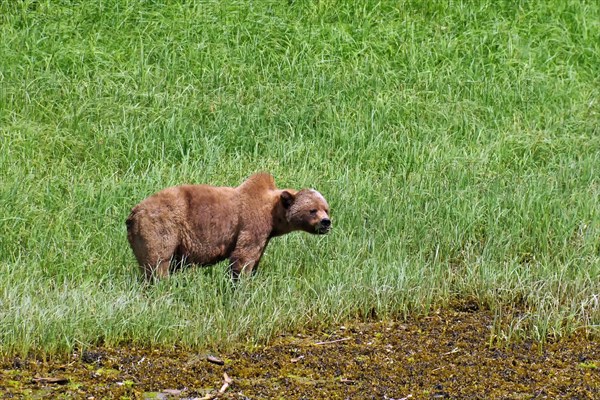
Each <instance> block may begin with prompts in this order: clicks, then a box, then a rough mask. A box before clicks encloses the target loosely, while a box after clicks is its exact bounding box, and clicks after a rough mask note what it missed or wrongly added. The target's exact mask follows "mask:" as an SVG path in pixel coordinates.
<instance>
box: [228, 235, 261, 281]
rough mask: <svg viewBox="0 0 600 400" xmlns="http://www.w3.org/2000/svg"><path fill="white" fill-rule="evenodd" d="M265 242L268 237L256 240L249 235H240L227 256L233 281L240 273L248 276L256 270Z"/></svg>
mask: <svg viewBox="0 0 600 400" xmlns="http://www.w3.org/2000/svg"><path fill="white" fill-rule="evenodd" d="M267 243H268V237H265V238H264V239H261V240H257V238H252V237H250V236H249V235H240V238H239V239H238V243H237V246H236V248H235V250H234V251H233V253H231V257H229V265H230V268H231V276H232V278H233V280H234V281H237V280H238V279H239V277H240V275H242V274H243V275H247V276H249V275H251V274H252V273H253V272H254V271H256V269H257V268H258V263H259V262H260V259H261V257H262V255H263V253H264V252H265V248H266V247H267Z"/></svg>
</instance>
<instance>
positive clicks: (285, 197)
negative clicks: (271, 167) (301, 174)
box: [281, 190, 294, 208]
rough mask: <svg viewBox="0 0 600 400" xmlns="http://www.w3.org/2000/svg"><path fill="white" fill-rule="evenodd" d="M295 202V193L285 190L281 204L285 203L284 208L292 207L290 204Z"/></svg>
mask: <svg viewBox="0 0 600 400" xmlns="http://www.w3.org/2000/svg"><path fill="white" fill-rule="evenodd" d="M293 202H294V195H293V194H291V193H290V192H288V191H287V190H284V191H283V192H281V204H282V205H283V208H290V206H291V205H292V203H293Z"/></svg>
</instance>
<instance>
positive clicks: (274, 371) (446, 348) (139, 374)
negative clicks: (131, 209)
mask: <svg viewBox="0 0 600 400" xmlns="http://www.w3.org/2000/svg"><path fill="white" fill-rule="evenodd" d="M492 323H493V319H492V317H491V316H490V315H489V314H488V313H486V312H485V311H481V310H478V309H469V308H460V309H457V310H453V311H443V312H440V313H435V314H432V315H430V316H428V317H422V318H419V319H415V320H412V321H408V322H398V321H385V322H374V323H355V324H349V325H347V326H338V327H336V329H334V330H331V331H307V332H303V333H299V334H294V335H290V336H282V337H278V338H275V339H274V340H273V341H272V342H271V343H270V344H269V345H267V346H264V347H262V348H258V349H254V350H252V351H246V350H238V351H233V352H230V353H225V354H212V355H213V356H216V357H217V359H216V360H214V359H213V360H210V361H209V360H207V356H208V355H209V354H207V353H196V352H190V351H185V350H183V349H147V348H134V347H126V346H124V347H120V348H115V349H112V348H97V349H93V350H87V351H84V352H82V353H79V352H77V353H74V354H72V355H70V356H69V357H65V358H53V359H50V360H46V361H40V360H37V359H34V358H31V359H26V360H21V359H19V358H13V359H6V360H4V361H3V362H2V364H1V365H0V393H2V398H12V397H14V398H22V397H31V398H56V397H59V396H63V397H65V398H88V399H89V398H95V399H99V398H136V399H137V398H162V399H170V398H173V399H175V398H202V397H211V396H212V395H214V394H215V393H217V392H218V391H219V389H220V388H222V385H223V383H224V376H223V374H224V373H226V374H227V375H228V376H229V377H231V379H232V380H233V382H232V383H231V385H230V386H228V387H227V388H226V390H225V391H224V393H223V395H222V396H220V398H226V399H325V398H326V399H444V398H460V399H465V398H506V399H531V398H552V399H553V398H569V399H598V398H600V346H599V343H598V342H597V341H595V340H592V339H587V338H585V337H571V338H568V339H564V340H561V341H559V342H556V343H546V344H545V345H544V346H543V347H541V346H540V345H539V344H536V343H534V342H522V343H513V344H510V345H496V346H490V335H489V332H490V326H491V325H492ZM220 360H221V361H223V364H224V365H220V364H221V363H220V362H219V361H220Z"/></svg>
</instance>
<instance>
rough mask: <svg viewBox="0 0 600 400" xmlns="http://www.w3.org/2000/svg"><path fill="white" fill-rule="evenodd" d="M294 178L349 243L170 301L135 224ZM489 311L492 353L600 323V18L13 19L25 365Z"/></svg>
mask: <svg viewBox="0 0 600 400" xmlns="http://www.w3.org/2000/svg"><path fill="white" fill-rule="evenodd" d="M256 171H269V172H271V173H272V174H273V175H274V176H275V178H276V182H277V184H278V186H280V187H293V188H300V187H314V188H316V189H318V190H319V191H321V192H322V193H323V194H324V195H325V197H326V198H327V199H328V200H329V203H330V205H331V209H332V217H333V222H334V228H333V230H332V233H331V234H330V235H327V236H322V237H321V236H319V237H316V236H311V235H307V234H303V233H294V234H291V235H288V236H285V237H282V238H278V239H275V240H273V241H271V244H270V245H269V247H268V249H267V251H266V253H265V256H264V258H263V260H262V262H261V268H260V271H259V273H258V274H257V275H256V276H255V277H254V278H252V279H248V280H245V281H243V282H241V284H240V285H238V287H237V288H236V289H235V290H232V288H231V285H230V281H229V278H228V271H227V264H226V263H222V264H218V265H216V266H214V267H211V268H202V269H192V270H187V271H185V272H182V273H178V274H176V275H173V276H172V277H171V278H170V279H168V280H165V281H162V282H160V283H159V284H157V285H155V286H153V287H145V286H144V285H142V284H141V282H140V279H139V278H140V274H139V271H138V269H137V265H136V262H135V259H134V257H133V254H132V253H131V250H130V249H129V246H128V244H127V240H126V231H125V224H124V221H125V218H126V216H127V215H128V213H129V210H130V208H131V207H132V206H133V205H135V204H136V203H137V202H138V201H140V200H141V199H143V198H144V197H146V196H148V195H149V194H151V193H153V192H155V191H157V190H159V189H161V188H164V187H166V186H170V185H175V184H179V183H211V184H216V185H228V186H235V185H238V184H239V183H240V182H242V181H243V180H244V179H245V178H246V177H248V176H249V175H250V174H252V173H253V172H256ZM455 299H469V301H471V302H476V303H477V304H478V305H479V306H480V307H481V308H487V309H490V310H491V311H492V312H493V315H495V316H496V322H495V323H494V326H493V327H492V330H491V331H490V340H491V341H493V340H505V339H509V340H512V339H516V338H522V337H529V338H533V339H536V340H542V341H543V340H546V339H547V338H548V337H560V336H563V335H568V334H571V333H573V332H581V331H589V332H596V333H598V327H599V325H600V304H599V303H600V4H598V3H597V2H595V1H559V0H555V1H492V0H488V1H476V2H470V1H448V2H442V1H410V0H402V1H374V0H365V1H341V0H339V1H334V0H315V1H308V0H307V1H304V0H297V1H283V0H282V1H274V0H270V1H233V0H232V1H209V0H206V1H183V0H180V1H159V0H155V1H142V0H101V1H85V0H82V1H68V0H60V1H51V0H37V1H34V0H22V1H6V2H1V3H0V354H5V355H7V354H25V353H28V352H30V351H42V352H45V353H47V354H52V353H63V352H67V351H70V350H72V349H73V348H76V347H82V346H89V345H94V344H98V343H104V344H107V345H111V346H112V345H118V344H120V343H135V344H136V345H147V346H163V345H164V346H170V345H173V344H178V345H182V346H189V347H191V348H197V349H203V348H204V349H206V348H210V349H220V348H227V347H229V346H231V345H233V344H236V343H248V344H256V343H263V342H264V341H265V340H268V339H269V338H271V337H273V335H276V334H279V333H283V332H293V331H294V330H296V329H301V328H302V327H304V326H314V325H327V324H333V323H341V322H342V321H346V320H349V319H355V318H361V319H362V318H372V317H377V318H403V317H406V316H408V315H416V314H424V313H428V312H431V311H432V310H434V309H436V308H439V307H444V306H446V305H448V304H449V302H451V301H453V300H455Z"/></svg>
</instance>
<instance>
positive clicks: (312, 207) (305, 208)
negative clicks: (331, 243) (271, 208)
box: [281, 189, 331, 235]
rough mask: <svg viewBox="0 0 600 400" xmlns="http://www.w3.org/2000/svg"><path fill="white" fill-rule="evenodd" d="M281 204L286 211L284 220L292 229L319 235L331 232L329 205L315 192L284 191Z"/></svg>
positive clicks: (304, 190)
mask: <svg viewBox="0 0 600 400" xmlns="http://www.w3.org/2000/svg"><path fill="white" fill-rule="evenodd" d="M281 203H282V204H283V207H284V208H285V210H286V220H287V221H288V223H289V224H290V226H291V227H293V229H299V230H303V231H306V232H308V233H314V234H320V235H322V234H325V233H327V232H329V231H330V230H331V219H330V218H329V205H328V204H327V201H326V200H325V198H324V197H323V196H322V195H321V193H319V192H317V191H316V190H313V189H302V190H300V191H299V192H297V193H295V194H294V193H292V192H291V191H288V190H284V191H283V192H281Z"/></svg>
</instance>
